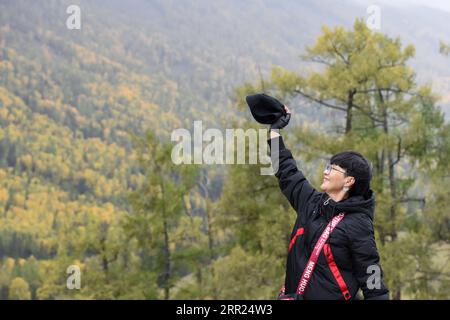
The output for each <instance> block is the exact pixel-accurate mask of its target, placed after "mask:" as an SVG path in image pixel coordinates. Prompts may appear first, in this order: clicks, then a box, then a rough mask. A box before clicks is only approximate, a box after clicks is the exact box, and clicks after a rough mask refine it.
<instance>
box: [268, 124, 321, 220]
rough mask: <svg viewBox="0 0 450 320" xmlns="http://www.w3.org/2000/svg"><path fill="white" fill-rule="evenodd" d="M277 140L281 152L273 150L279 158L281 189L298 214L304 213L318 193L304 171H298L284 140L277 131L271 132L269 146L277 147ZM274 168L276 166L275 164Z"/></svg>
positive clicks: (276, 174)
mask: <svg viewBox="0 0 450 320" xmlns="http://www.w3.org/2000/svg"><path fill="white" fill-rule="evenodd" d="M275 139H278V146H279V150H278V152H277V150H272V151H273V153H272V154H273V155H275V156H278V161H279V164H278V171H277V172H276V173H275V176H276V177H277V178H278V182H279V185H280V189H281V191H282V192H283V194H284V195H285V196H286V198H287V199H288V200H289V202H290V203H291V205H292V207H293V208H294V209H295V211H297V214H300V213H301V212H303V211H304V210H303V209H304V208H305V205H306V204H307V203H308V201H309V200H310V199H311V198H312V196H313V195H314V194H316V193H317V191H316V190H315V189H314V188H313V187H312V185H311V184H310V183H309V181H308V180H307V179H306V178H305V176H304V175H303V173H302V171H300V170H298V168H297V163H296V161H295V160H294V158H293V156H292V153H291V151H290V150H288V149H286V147H285V145H284V142H283V138H282V137H281V136H280V135H279V133H277V132H276V131H273V130H271V134H270V139H269V140H268V143H269V146H270V147H271V148H272V144H274V145H276V143H274V142H275ZM274 167H276V166H275V164H274Z"/></svg>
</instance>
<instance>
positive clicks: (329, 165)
mask: <svg viewBox="0 0 450 320" xmlns="http://www.w3.org/2000/svg"><path fill="white" fill-rule="evenodd" d="M331 170H336V171H338V172H340V173H343V174H347V172H345V171H341V170H339V169H336V168H333V166H332V165H331V163H329V162H328V163H327V164H326V165H325V170H324V171H323V172H324V173H325V174H330V173H331Z"/></svg>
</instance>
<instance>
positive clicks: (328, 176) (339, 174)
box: [320, 164, 349, 194]
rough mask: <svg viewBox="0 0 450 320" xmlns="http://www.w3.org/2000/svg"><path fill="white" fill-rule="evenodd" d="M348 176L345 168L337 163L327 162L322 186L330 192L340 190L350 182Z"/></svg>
mask: <svg viewBox="0 0 450 320" xmlns="http://www.w3.org/2000/svg"><path fill="white" fill-rule="evenodd" d="M347 178H349V177H347V175H346V174H345V169H343V168H341V167H340V166H338V165H336V164H327V165H326V167H325V170H324V171H323V182H322V185H321V186H320V188H321V189H322V191H324V192H326V193H328V194H330V193H334V192H339V191H341V190H342V189H343V188H344V186H345V185H346V182H348V179H347ZM347 184H348V183H347Z"/></svg>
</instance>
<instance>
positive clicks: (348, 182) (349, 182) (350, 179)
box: [344, 176, 356, 188]
mask: <svg viewBox="0 0 450 320" xmlns="http://www.w3.org/2000/svg"><path fill="white" fill-rule="evenodd" d="M355 182H356V180H355V178H354V177H351V176H349V177H346V181H345V183H344V186H345V187H349V188H350V187H351V186H353V185H354V184H355Z"/></svg>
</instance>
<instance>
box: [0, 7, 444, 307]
mask: <svg viewBox="0 0 450 320" xmlns="http://www.w3.org/2000/svg"><path fill="white" fill-rule="evenodd" d="M76 3H78V4H79V5H80V7H81V13H82V19H83V24H82V27H81V30H68V29H67V28H66V26H65V20H66V18H67V13H66V8H67V7H68V6H69V5H71V4H72V1H57V0H48V1H45V2H30V1H0V299H2V300H3V299H37V300H41V299H275V298H276V295H277V293H278V290H279V289H280V286H281V284H282V283H283V279H284V269H285V263H286V253H287V248H288V246H289V241H290V238H289V236H290V232H291V229H292V226H293V223H294V220H295V212H294V210H293V209H292V208H291V207H290V205H289V203H288V201H287V200H286V199H285V198H284V197H283V195H282V194H281V192H280V190H279V187H278V183H277V180H276V178H275V177H274V176H265V175H261V174H260V167H261V165H258V164H235V165H226V164H224V165H208V164H190V165H183V164H182V165H179V164H176V163H174V162H173V161H172V159H171V153H172V149H173V147H174V142H173V141H171V139H170V137H171V133H172V131H173V130H175V129H177V128H186V129H187V130H193V126H194V121H199V120H201V121H202V122H203V125H204V126H205V128H206V127H211V128H217V129H218V130H221V131H222V132H224V133H225V128H241V129H244V130H245V129H249V128H255V129H261V128H262V126H261V125H258V124H257V123H256V122H255V121H254V120H253V119H252V117H251V114H250V112H249V111H248V107H247V105H246V103H245V96H246V95H247V94H251V93H256V92H266V93H268V94H271V95H273V96H276V97H277V98H278V99H280V100H281V101H283V102H285V103H286V104H287V105H289V107H290V108H291V109H292V110H293V116H292V117H293V118H292V120H291V123H290V125H289V127H287V128H286V129H285V130H284V132H283V136H284V137H285V140H286V144H287V145H288V147H289V148H290V149H291V150H292V152H293V153H294V154H295V158H296V160H297V163H298V165H299V168H301V170H302V171H303V172H305V175H307V177H308V179H309V180H310V181H311V183H312V184H313V185H314V186H316V187H318V186H319V185H320V179H321V177H322V170H323V165H324V164H325V162H326V159H328V158H329V157H330V156H331V155H333V154H334V153H337V152H339V151H341V150H350V149H352V150H358V151H359V152H361V153H362V154H364V155H365V156H366V157H367V158H368V159H369V160H370V161H371V162H372V163H373V174H374V177H373V181H372V189H373V190H374V192H375V194H376V213H375V221H374V226H375V235H376V240H377V247H378V249H379V252H380V255H381V265H382V267H383V272H384V274H385V281H386V284H387V286H388V287H389V290H390V293H391V298H392V299H450V264H449V258H450V212H449V209H448V205H447V199H448V198H449V197H450V188H448V185H449V183H450V122H449V117H448V104H445V103H448V97H449V94H450V93H449V92H450V86H449V87H448V88H444V90H443V91H442V92H436V89H435V88H434V87H433V86H432V85H431V84H430V83H427V82H426V81H422V79H423V78H427V77H435V78H436V79H438V81H442V80H443V79H450V74H449V73H448V71H449V70H450V50H449V43H450V35H448V34H447V35H442V34H441V33H437V34H438V36H442V39H439V40H442V41H441V42H439V41H437V42H436V48H434V49H429V48H428V47H427V49H423V48H421V47H420V48H416V47H417V46H416V45H414V44H411V43H410V41H405V40H404V38H406V39H407V40H409V38H408V37H407V36H405V37H396V36H392V35H390V34H387V33H384V32H383V31H382V30H381V31H376V30H371V29H369V28H368V27H367V25H366V23H365V20H364V19H362V18H358V17H353V16H352V17H347V16H346V19H347V20H348V21H347V22H346V23H342V19H344V18H342V17H343V16H344V13H343V12H345V11H347V7H346V6H349V7H350V6H351V5H350V4H349V3H347V4H346V5H345V6H344V7H340V8H336V7H334V6H333V8H334V9H335V10H337V12H342V14H338V15H337V16H338V17H339V18H336V19H334V20H333V19H332V21H331V22H330V23H329V24H327V20H326V19H324V20H323V21H322V22H323V23H322V27H320V26H317V29H314V30H315V31H314V32H304V33H303V35H299V31H298V29H293V28H287V27H285V26H284V25H283V24H282V23H281V22H276V21H275V22H274V24H273V25H271V28H273V29H268V27H267V26H264V27H261V28H259V27H258V26H255V25H253V24H252V23H251V22H249V21H247V19H246V18H247V17H246V16H245V15H244V14H240V13H241V12H242V9H243V8H242V6H243V5H242V4H241V2H240V1H237V0H236V1H234V0H233V1H225V0H224V1H222V0H221V1H215V2H214V3H210V2H201V1H200V2H192V3H190V4H188V3H187V2H182V3H181V2H180V3H176V2H175V1H166V0H164V1H163V0H154V1H144V0H133V1H130V4H129V5H128V7H127V8H124V4H123V3H122V2H121V1H118V0H114V1H110V2H108V5H102V4H100V3H99V2H95V1H78V2H76ZM249 6H250V8H253V9H249V11H255V12H258V14H259V11H261V12H262V13H261V14H262V16H263V17H262V18H261V19H262V20H261V21H263V22H266V21H271V16H270V14H269V13H270V12H272V13H273V14H274V15H275V14H279V15H280V17H281V18H283V17H284V14H285V12H289V11H295V10H299V7H297V6H300V7H301V9H304V10H305V12H307V13H309V14H310V15H308V17H309V19H313V18H312V16H313V13H312V12H322V11H320V10H319V9H320V8H317V7H315V6H316V5H315V4H314V1H305V2H303V3H302V4H301V5H300V4H296V3H295V1H291V0H289V1H286V2H285V3H284V4H283V5H282V6H281V5H280V6H281V7H277V5H275V4H274V2H271V1H268V0H267V1H262V2H261V3H259V2H257V1H256V2H255V3H253V7H252V6H251V5H249ZM324 6H325V4H324ZM352 8H353V10H355V9H354V7H352ZM290 9H291V10H290ZM294 9H295V10H294ZM322 9H323V8H322ZM317 10H319V11H317ZM339 10H341V11H339ZM364 13H365V11H364V10H363V11H362V14H364ZM252 14H254V13H253V12H252ZM448 15H450V13H449V14H448ZM219 18H220V19H219ZM200 21H201V22H200ZM219 21H220V22H219ZM277 21H278V20H277ZM441 21H443V18H442V17H438V18H436V19H435V23H436V24H437V25H438V24H439V23H441ZM302 23H304V25H308V23H310V21H309V20H308V19H305V21H303V22H302ZM224 25H228V27H227V28H225V27H224ZM265 25H267V24H265ZM304 25H302V26H304ZM233 26H234V27H233ZM207 27H208V28H209V29H208V28H207ZM234 28H235V29H236V30H237V32H236V31H235V30H233V29H234ZM205 29H208V30H205ZM274 30H277V32H273V31H274ZM264 34H265V35H266V37H265V38H264ZM280 34H281V35H282V36H280ZM200 35H201V36H200ZM277 35H278V36H277ZM312 35H314V36H312ZM445 36H448V38H445ZM197 38H199V39H197ZM250 39H254V41H253V42H250V41H249V40H250ZM284 45H286V50H279V49H280V48H281V47H283V46H284ZM424 50H434V51H433V54H435V55H436V57H438V58H436V59H434V60H433V61H431V62H430V61H429V60H428V59H427V57H424V56H423V52H430V51H424ZM421 59H424V60H426V62H425V63H424V64H421V63H420V61H421ZM433 63H434V64H433ZM443 104H444V105H443ZM73 266H76V267H77V268H79V270H80V275H81V280H80V283H79V284H80V286H79V288H72V287H70V286H69V285H68V283H69V282H68V281H69V279H70V276H71V275H72V271H70V270H73ZM255 289H256V290H255Z"/></svg>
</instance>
